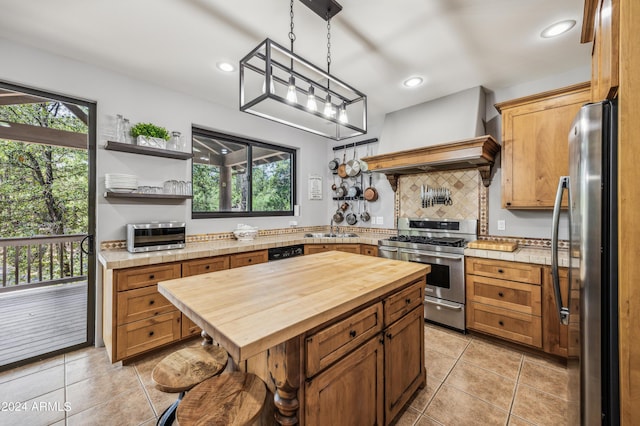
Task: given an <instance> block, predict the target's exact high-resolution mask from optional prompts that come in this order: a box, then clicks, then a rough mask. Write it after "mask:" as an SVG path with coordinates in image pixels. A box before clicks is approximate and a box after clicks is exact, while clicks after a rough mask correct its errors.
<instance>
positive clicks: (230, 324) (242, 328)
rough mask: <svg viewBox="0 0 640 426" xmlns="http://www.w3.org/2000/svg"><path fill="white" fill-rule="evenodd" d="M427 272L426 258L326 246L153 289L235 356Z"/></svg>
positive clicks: (239, 357) (267, 345)
mask: <svg viewBox="0 0 640 426" xmlns="http://www.w3.org/2000/svg"><path fill="white" fill-rule="evenodd" d="M428 272H430V266H429V265H423V264H418V263H412V262H401V261H396V260H389V259H382V258H377V257H371V256H362V255H357V254H351V253H344V252H338V251H330V252H324V253H318V254H313V255H308V256H300V257H294V258H290V259H285V260H280V261H278V262H270V263H262V264H258V265H252V266H245V267H243V268H236V269H229V270H223V271H218V272H212V273H209V274H203V275H196V276H192V277H187V278H179V279H175V280H169V281H162V282H160V283H159V284H158V290H159V292H160V293H161V294H162V295H164V296H165V297H166V298H167V299H169V301H170V302H171V303H173V304H174V305H175V306H176V307H177V308H178V309H180V310H181V311H182V312H183V313H185V314H186V315H187V316H188V317H189V318H190V319H191V320H192V321H193V322H195V323H196V324H197V325H198V326H200V327H201V328H203V329H204V330H205V331H206V332H207V333H209V335H210V336H211V337H213V338H214V339H215V340H216V341H218V342H219V343H220V344H221V345H222V346H223V347H225V349H227V351H228V352H229V353H230V355H231V356H232V357H233V359H234V360H235V361H236V362H240V361H244V360H246V359H248V358H250V357H252V356H254V355H257V354H259V353H261V352H263V351H265V350H267V349H269V348H271V347H273V346H276V345H278V344H280V343H283V342H285V341H287V340H289V339H291V338H294V337H296V336H299V335H301V334H303V333H305V332H306V331H309V330H311V329H313V328H314V327H317V326H319V325H321V324H323V323H325V322H327V321H329V320H331V319H334V318H336V317H339V316H340V315H343V314H346V313H348V312H350V311H352V310H354V309H356V308H358V307H360V306H363V305H365V304H367V303H368V302H371V301H373V300H376V299H378V298H380V297H382V296H385V295H387V294H390V293H393V292H395V291H396V290H398V289H400V288H402V287H404V286H406V285H407V284H408V283H410V282H411V281H413V280H415V279H419V278H421V277H424V276H425V274H427V273H428Z"/></svg>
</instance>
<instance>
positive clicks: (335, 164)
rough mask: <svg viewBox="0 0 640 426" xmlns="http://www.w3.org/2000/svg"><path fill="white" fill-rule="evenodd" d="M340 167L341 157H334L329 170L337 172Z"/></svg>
mask: <svg viewBox="0 0 640 426" xmlns="http://www.w3.org/2000/svg"><path fill="white" fill-rule="evenodd" d="M338 167H340V159H339V158H334V159H333V160H331V161H329V170H331V171H332V172H335V171H336V170H338Z"/></svg>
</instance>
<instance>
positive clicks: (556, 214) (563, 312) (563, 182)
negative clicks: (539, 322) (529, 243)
mask: <svg viewBox="0 0 640 426" xmlns="http://www.w3.org/2000/svg"><path fill="white" fill-rule="evenodd" d="M565 189H566V190H567V194H568V196H569V206H571V191H570V189H569V176H561V177H560V181H559V182H558V191H557V192H556V202H555V205H554V206H553V222H552V224H551V275H552V277H553V290H554V294H555V297H556V306H557V308H558V316H559V317H560V323H561V324H563V325H569V308H568V307H566V306H565V305H564V303H562V293H561V292H560V275H559V274H558V227H559V225H560V205H561V204H562V195H563V194H564V190H565ZM570 209H571V208H570V207H569V210H570ZM569 234H571V213H569ZM569 259H571V256H569Z"/></svg>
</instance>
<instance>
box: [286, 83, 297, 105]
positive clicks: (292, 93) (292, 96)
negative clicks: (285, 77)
mask: <svg viewBox="0 0 640 426" xmlns="http://www.w3.org/2000/svg"><path fill="white" fill-rule="evenodd" d="M287 102H289V103H292V104H297V103H298V93H296V79H295V78H293V76H291V77H289V88H288V89H287Z"/></svg>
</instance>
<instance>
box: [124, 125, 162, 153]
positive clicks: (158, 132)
mask: <svg viewBox="0 0 640 426" xmlns="http://www.w3.org/2000/svg"><path fill="white" fill-rule="evenodd" d="M131 136H132V137H133V138H134V139H135V140H136V143H137V144H138V145H140V146H150V147H153V148H162V149H165V148H166V146H167V140H169V132H168V131H167V129H165V128H164V127H160V126H156V125H155V124H151V123H137V124H136V125H135V126H133V127H132V128H131Z"/></svg>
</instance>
